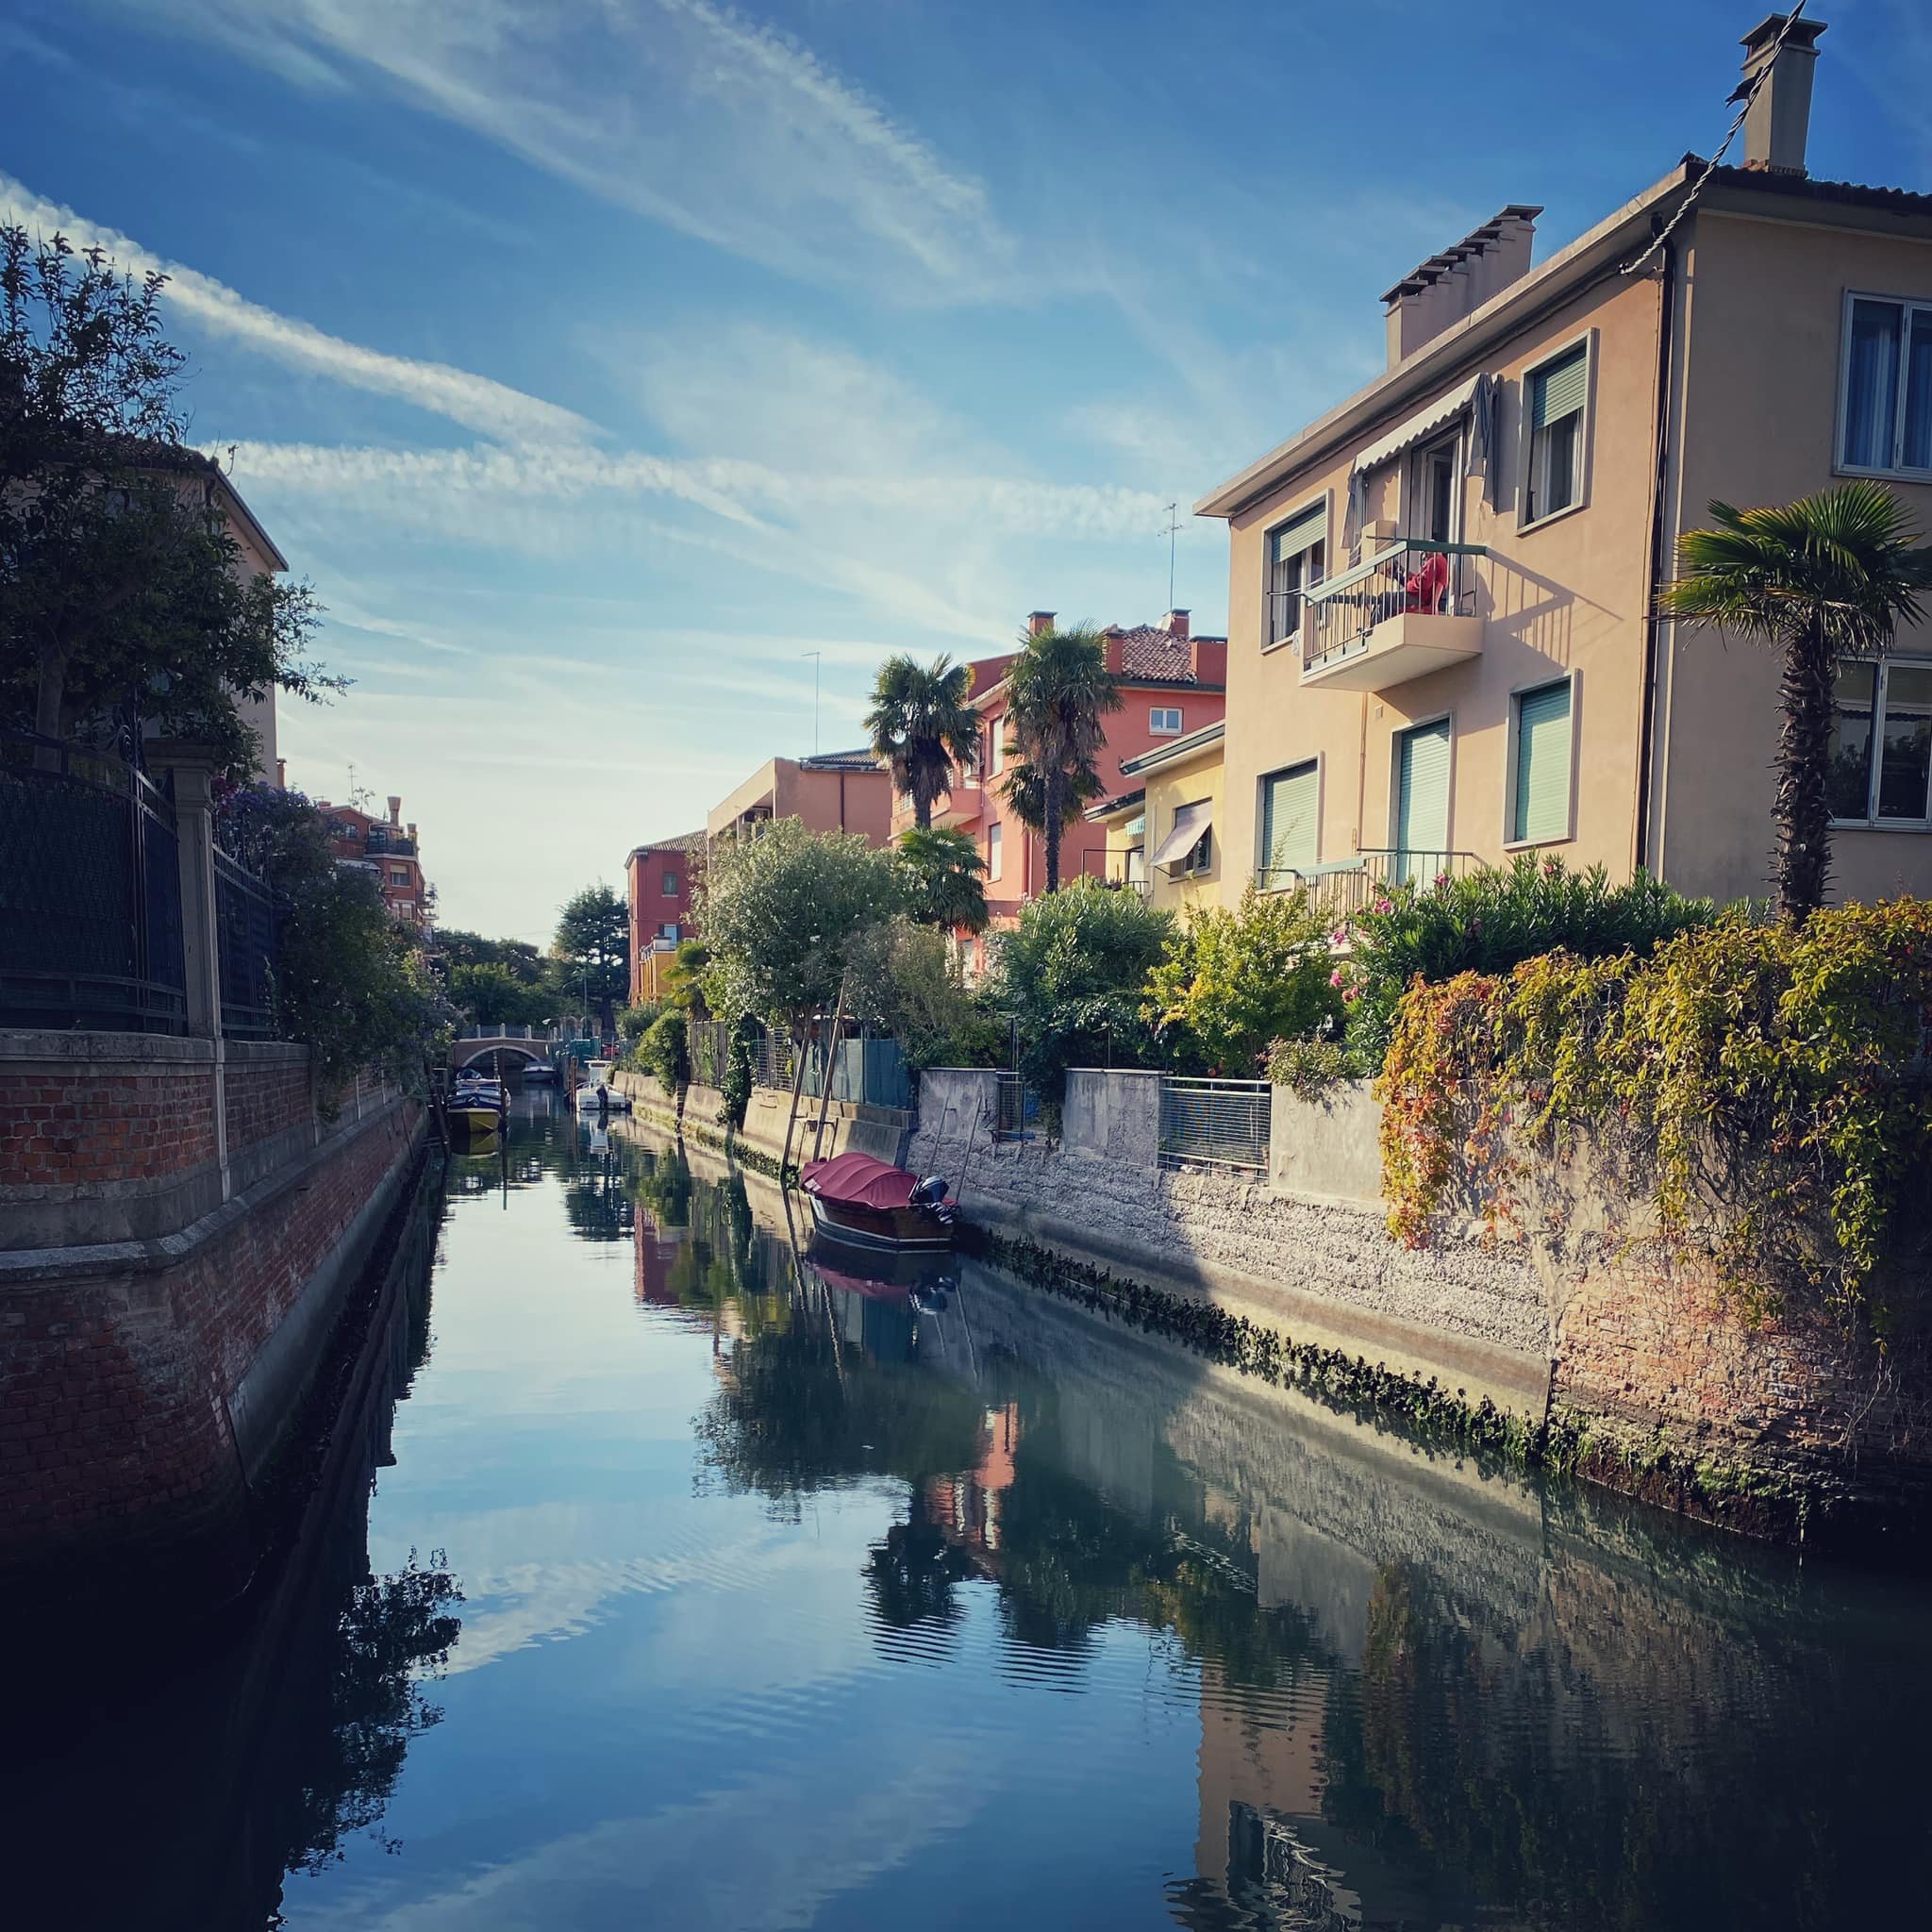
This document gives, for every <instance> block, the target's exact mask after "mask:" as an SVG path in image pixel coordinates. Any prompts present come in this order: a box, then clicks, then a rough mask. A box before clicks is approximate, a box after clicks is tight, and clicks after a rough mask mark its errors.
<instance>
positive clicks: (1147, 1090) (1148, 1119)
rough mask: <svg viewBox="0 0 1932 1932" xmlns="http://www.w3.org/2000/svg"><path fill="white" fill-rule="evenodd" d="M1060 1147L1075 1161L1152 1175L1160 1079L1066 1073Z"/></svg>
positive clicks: (1095, 1071)
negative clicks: (1110, 1164)
mask: <svg viewBox="0 0 1932 1932" xmlns="http://www.w3.org/2000/svg"><path fill="white" fill-rule="evenodd" d="M1060 1146H1061V1148H1062V1150H1063V1151H1064V1152H1065V1153H1066V1154H1067V1155H1069V1156H1070V1157H1072V1158H1075V1159H1081V1160H1108V1161H1111V1162H1113V1163H1114V1164H1115V1165H1116V1166H1118V1167H1121V1168H1124V1169H1126V1170H1129V1171H1130V1172H1135V1173H1140V1174H1152V1173H1153V1172H1154V1169H1155V1165H1156V1162H1157V1160H1158V1156H1159V1151H1160V1076H1159V1075H1158V1074H1143V1073H1140V1072H1118V1071H1116V1072H1103V1071H1102V1070H1101V1069H1099V1068H1097V1067H1074V1068H1071V1069H1069V1071H1068V1074H1067V1091H1066V1100H1065V1104H1064V1105H1063V1107H1062V1108H1061V1111H1060Z"/></svg>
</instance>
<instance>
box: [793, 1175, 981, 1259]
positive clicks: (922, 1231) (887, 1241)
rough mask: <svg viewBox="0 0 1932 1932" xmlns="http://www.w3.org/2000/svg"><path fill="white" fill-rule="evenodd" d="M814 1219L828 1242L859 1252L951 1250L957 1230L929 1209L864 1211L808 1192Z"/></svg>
mask: <svg viewBox="0 0 1932 1932" xmlns="http://www.w3.org/2000/svg"><path fill="white" fill-rule="evenodd" d="M805 1198H806V1199H807V1200H808V1201H809V1202H810V1203H811V1218H812V1223H813V1224H814V1225H815V1226H816V1227H817V1229H818V1231H819V1232H820V1233H821V1234H822V1235H824V1237H825V1239H826V1240H828V1241H844V1242H846V1243H848V1244H849V1245H851V1246H853V1247H856V1248H874V1249H886V1250H889V1251H900V1250H915V1249H916V1250H929V1249H942V1248H950V1247H951V1246H952V1245H953V1227H952V1224H951V1222H949V1221H941V1219H940V1217H939V1216H938V1215H937V1214H935V1213H934V1212H933V1211H932V1209H931V1208H861V1207H857V1206H855V1205H854V1204H853V1203H851V1202H849V1201H824V1200H821V1199H820V1198H819V1196H818V1195H817V1194H815V1193H813V1192H812V1191H811V1190H810V1189H807V1190H806V1194H805Z"/></svg>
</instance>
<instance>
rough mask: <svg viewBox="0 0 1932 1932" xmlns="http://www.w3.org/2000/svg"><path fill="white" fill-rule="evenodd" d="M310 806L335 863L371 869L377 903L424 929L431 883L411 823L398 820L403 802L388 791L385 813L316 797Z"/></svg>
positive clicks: (432, 902) (432, 890)
mask: <svg viewBox="0 0 1932 1932" xmlns="http://www.w3.org/2000/svg"><path fill="white" fill-rule="evenodd" d="M315 808H316V810H317V811H319V812H321V813H322V815H323V816H324V817H325V819H327V821H328V830H329V841H328V848H329V850H330V851H331V852H332V853H333V854H334V855H335V860H336V863H337V864H338V865H348V866H354V867H355V868H356V869H357V870H358V871H359V872H370V873H374V874H375V882H376V884H377V885H378V886H380V887H381V888H382V903H383V904H384V905H385V906H387V907H388V908H389V909H390V911H391V913H392V914H393V915H394V916H395V917H396V918H397V919H400V920H401V921H402V922H403V923H404V924H406V925H413V926H414V927H415V928H416V929H417V931H418V932H427V931H428V929H429V926H430V923H431V916H432V914H433V913H434V911H435V907H436V888H435V887H434V886H432V885H430V884H429V882H428V881H427V880H426V879H425V877H424V876H423V863H422V860H421V858H419V856H418V854H417V850H416V827H415V825H414V824H413V823H412V824H408V825H406V824H403V801H402V799H401V798H400V797H398V796H397V795H395V794H394V793H393V792H392V793H391V795H390V801H389V816H388V818H386V819H379V818H375V817H374V816H372V815H371V814H370V813H368V812H366V811H363V810H362V809H361V808H359V807H358V806H353V805H331V804H329V802H328V801H327V799H325V798H324V799H318V800H317V801H316V806H315Z"/></svg>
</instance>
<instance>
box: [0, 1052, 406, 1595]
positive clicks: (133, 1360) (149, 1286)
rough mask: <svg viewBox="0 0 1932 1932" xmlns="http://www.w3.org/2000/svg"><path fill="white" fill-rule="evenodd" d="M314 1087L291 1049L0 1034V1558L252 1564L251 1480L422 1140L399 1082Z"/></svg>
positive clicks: (195, 1583)
mask: <svg viewBox="0 0 1932 1932" xmlns="http://www.w3.org/2000/svg"><path fill="white" fill-rule="evenodd" d="M308 1088H309V1081H308V1057H307V1053H306V1050H305V1049H302V1048H299V1047H289V1046H285V1045H268V1044H257V1045H255V1046H252V1047H244V1046H242V1045H241V1044H239V1043H236V1042H225V1043H223V1044H222V1045H221V1046H219V1047H218V1046H217V1044H216V1043H215V1042H211V1041H176V1040H158V1039H148V1038H145V1037H142V1036H135V1035H101V1034H94V1035H80V1034H75V1035H57V1036H46V1035H36V1034H26V1035H20V1034H11V1035H0V1120H5V1121H7V1122H8V1124H9V1126H10V1127H11V1128H12V1131H9V1132H8V1134H7V1136H6V1139H5V1141H0V1242H4V1244H5V1245H4V1247H0V1338H4V1343H5V1345H4V1348H0V1485H4V1488H5V1492H6V1499H7V1507H6V1508H5V1510H4V1511H0V1569H4V1570H5V1571H7V1572H8V1573H9V1574H22V1575H25V1576H26V1577H27V1578H29V1579H30V1587H39V1586H40V1584H43V1583H45V1581H46V1580H47V1579H48V1578H49V1577H52V1576H55V1575H58V1576H59V1577H61V1578H63V1579H64V1580H65V1582H66V1583H68V1584H73V1585H75V1586H76V1587H84V1585H85V1581H86V1579H89V1578H98V1577H113V1578H117V1579H124V1580H125V1575H126V1574H129V1573H130V1572H132V1571H134V1570H136V1569H143V1570H151V1571H152V1572H154V1573H155V1574H157V1575H158V1576H165V1577H167V1578H170V1579H172V1582H173V1588H174V1589H175V1591H178V1593H179V1594H180V1596H181V1597H182V1598H183V1599H184V1601H186V1600H197V1601H207V1602H214V1601H219V1600H220V1599H221V1598H222V1597H224V1596H225V1595H226V1594H229V1593H231V1592H232V1591H234V1590H235V1589H237V1588H239V1587H240V1585H241V1583H242V1580H243V1579H244V1578H245V1576H246V1575H247V1574H248V1571H249V1569H250V1567H251V1565H252V1562H253V1559H254V1550H255V1542H254V1539H255V1534H256V1525H254V1524H252V1523H251V1520H250V1518H251V1494H252V1491H253V1489H254V1487H255V1486H256V1485H257V1484H258V1481H259V1479H260V1477H261V1475H262V1474H263V1472H264V1470H265V1469H266V1468H267V1467H268V1466H269V1464H270V1463H271V1462H272V1461H273V1460H274V1458H275V1454H276V1452H277V1450H278V1449H279V1447H280V1445H281V1443H282V1441H283V1440H284V1437H285V1435H286V1433H287V1428H288V1425H289V1424H290V1422H291V1419H292V1417H293V1415H294V1414H295V1412H296V1410H297V1408H298V1406H299V1404H300V1402H301V1400H302V1397H303V1395H304V1393H305V1391H306V1390H307V1388H308V1383H309V1380H310V1378H311V1376H312V1374H313V1373H314V1370H315V1369H316V1367H317V1366H318V1364H319V1363H320V1361H321V1359H322V1358H323V1356H324V1354H325V1350H326V1347H327V1343H328V1340H329V1337H330V1335H331V1333H332V1332H333V1329H334V1326H335V1322H336V1318H337V1315H338V1314H339V1312H340V1310H341V1306H342V1303H343V1299H344V1297H345V1295H346V1293H347V1291H348V1288H349V1286H350V1284H351V1283H352V1282H353V1280H354V1279H355V1277H356V1275H357V1274H358V1271H359V1269H360V1268H361V1266H362V1264H363V1263H364V1261H365V1260H366V1259H367V1258H368V1257H369V1255H370V1254H371V1253H372V1251H373V1249H374V1247H375V1242H376V1240H377V1238H378V1236H379V1234H380V1232H381V1229H382V1227H383V1225H384V1224H385V1222H386V1220H387V1218H388V1216H389V1213H390V1211H391V1208H392V1207H393V1206H394V1205H395V1202H396V1200H397V1197H398V1195H399V1193H400V1192H401V1191H402V1190H403V1188H404V1187H405V1186H406V1184H407V1182H408V1177H409V1175H410V1174H412V1173H413V1172H414V1170H415V1166H416V1159H417V1156H418V1154H419V1153H420V1150H421V1147H422V1142H423V1122H422V1118H421V1112H420V1109H419V1108H417V1107H416V1106H415V1104H414V1103H412V1102H408V1101H406V1100H404V1099H403V1098H402V1097H401V1096H400V1095H399V1094H397V1093H396V1092H395V1091H392V1090H388V1091H385V1090H384V1089H382V1088H381V1087H380V1086H378V1085H376V1084H375V1083H370V1084H368V1085H366V1086H365V1087H364V1088H363V1089H362V1091H359V1092H355V1091H352V1093H351V1094H350V1095H349V1096H348V1098H347V1102H346V1104H345V1106H344V1107H343V1108H342V1110H341V1113H340V1114H339V1115H338V1116H337V1117H336V1119H335V1120H333V1121H332V1122H324V1121H322V1120H321V1119H320V1118H319V1117H318V1116H317V1115H316V1113H315V1111H314V1108H313V1107H312V1105H311V1103H310V1100H309V1093H308ZM16 1123H24V1126H22V1125H15V1124H16ZM33 1579H38V1582H34V1581H32V1580H33Z"/></svg>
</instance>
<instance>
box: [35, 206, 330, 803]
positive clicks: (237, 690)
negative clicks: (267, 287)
mask: <svg viewBox="0 0 1932 1932" xmlns="http://www.w3.org/2000/svg"><path fill="white" fill-rule="evenodd" d="M164 281H165V277H163V276H160V275H148V276H147V277H145V278H144V279H143V280H142V282H140V283H139V284H137V283H135V282H134V281H132V280H131V279H129V278H126V277H125V276H122V275H117V274H116V272H115V271H114V269H113V267H112V265H111V264H110V263H109V262H108V258H106V257H105V256H104V255H103V254H102V253H101V252H100V251H99V250H97V249H91V250H89V251H87V252H86V253H85V254H83V255H80V256H76V255H75V252H74V250H73V249H72V247H71V246H70V245H69V244H68V242H66V241H65V239H64V238H62V237H60V236H58V235H57V236H55V237H53V239H52V240H50V241H44V242H33V241H31V240H30V239H29V237H28V236H27V234H26V231H25V229H24V228H20V227H5V228H0V640H4V641H5V642H6V647H7V648H6V650H5V653H4V656H0V708H4V710H5V712H6V713H7V714H8V716H10V717H11V718H12V719H14V720H15V721H16V722H17V723H21V724H30V725H31V726H32V728H34V729H35V730H37V731H39V732H40V733H42V735H43V736H46V737H49V738H58V737H63V736H75V735H89V736H93V737H99V736H101V735H103V734H104V733H105V732H106V731H108V730H109V729H112V728H116V727H118V725H120V724H122V723H123V722H125V720H126V719H127V717H128V716H129V714H130V713H131V712H133V711H136V710H138V712H139V713H140V715H142V717H144V718H146V719H147V720H148V721H150V722H152V723H156V724H159V725H160V726H161V728H162V729H163V730H165V731H166V732H168V733H169V734H170V735H172V736H176V737H184V738H192V739H196V740H199V741H204V742H207V743H210V744H213V745H214V746H216V747H217V749H218V750H219V752H220V753H221V755H222V759H223V763H224V765H225V768H226V769H228V770H229V771H231V772H236V773H245V772H246V771H247V770H248V769H249V768H250V767H251V766H252V765H253V764H254V762H255V759H256V757H257V756H258V746H257V745H256V744H255V742H254V739H253V734H252V733H250V731H249V730H248V728H247V726H246V725H245V724H243V723H242V716H241V712H240V710H239V708H238V707H237V702H236V700H237V698H238V696H239V697H243V698H249V699H258V698H261V697H264V696H266V695H267V694H268V692H269V691H271V690H274V689H275V688H280V689H282V690H284V691H292V692H295V693H297V694H298V695H301V696H304V697H308V698H320V697H322V696H323V695H325V693H326V692H328V691H333V690H338V689H340V688H341V680H340V679H332V678H329V677H327V676H325V675H324V674H323V673H322V672H320V671H319V670H318V669H317V668H316V667H315V666H313V665H312V664H310V663H309V662H308V661H307V658H306V652H307V648H308V642H309V640H310V638H311V637H312V635H313V631H314V627H315V622H316V618H317V615H318V608H317V606H316V604H315V600H314V597H313V594H312V593H311V592H310V591H309V590H308V587H307V586H306V585H289V584H280V583H277V582H276V581H275V579H274V578H273V577H270V576H266V575H258V574H256V573H254V572H251V571H246V570H244V569H242V552H241V547H240V545H239V544H238V543H237V542H236V541H235V540H234V538H233V537H232V536H231V535H230V534H229V531H228V527H227V520H226V516H225V512H224V510H223V509H222V508H221V500H220V489H219V480H220V472H219V470H218V469H217V468H216V466H215V465H214V464H213V463H212V462H211V461H210V460H209V459H208V458H206V457H204V456H203V455H201V454H200V453H199V452H198V451H196V450H193V449H192V448H190V447H189V446H188V445H187V444H186V443H185V442H184V441H183V440H182V437H183V429H184V422H183V417H182V413H181V409H180V407H179V403H178V396H177V391H178V385H179V379H180V374H181V368H182V359H183V358H182V355H181V352H180V351H179V350H178V349H176V348H175V346H174V345H173V344H172V343H170V342H169V341H167V339H166V337H165V335H164V334H163V332H162V327H161V317H160V310H159V296H160V291H161V288H162V286H163V284H164Z"/></svg>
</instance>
